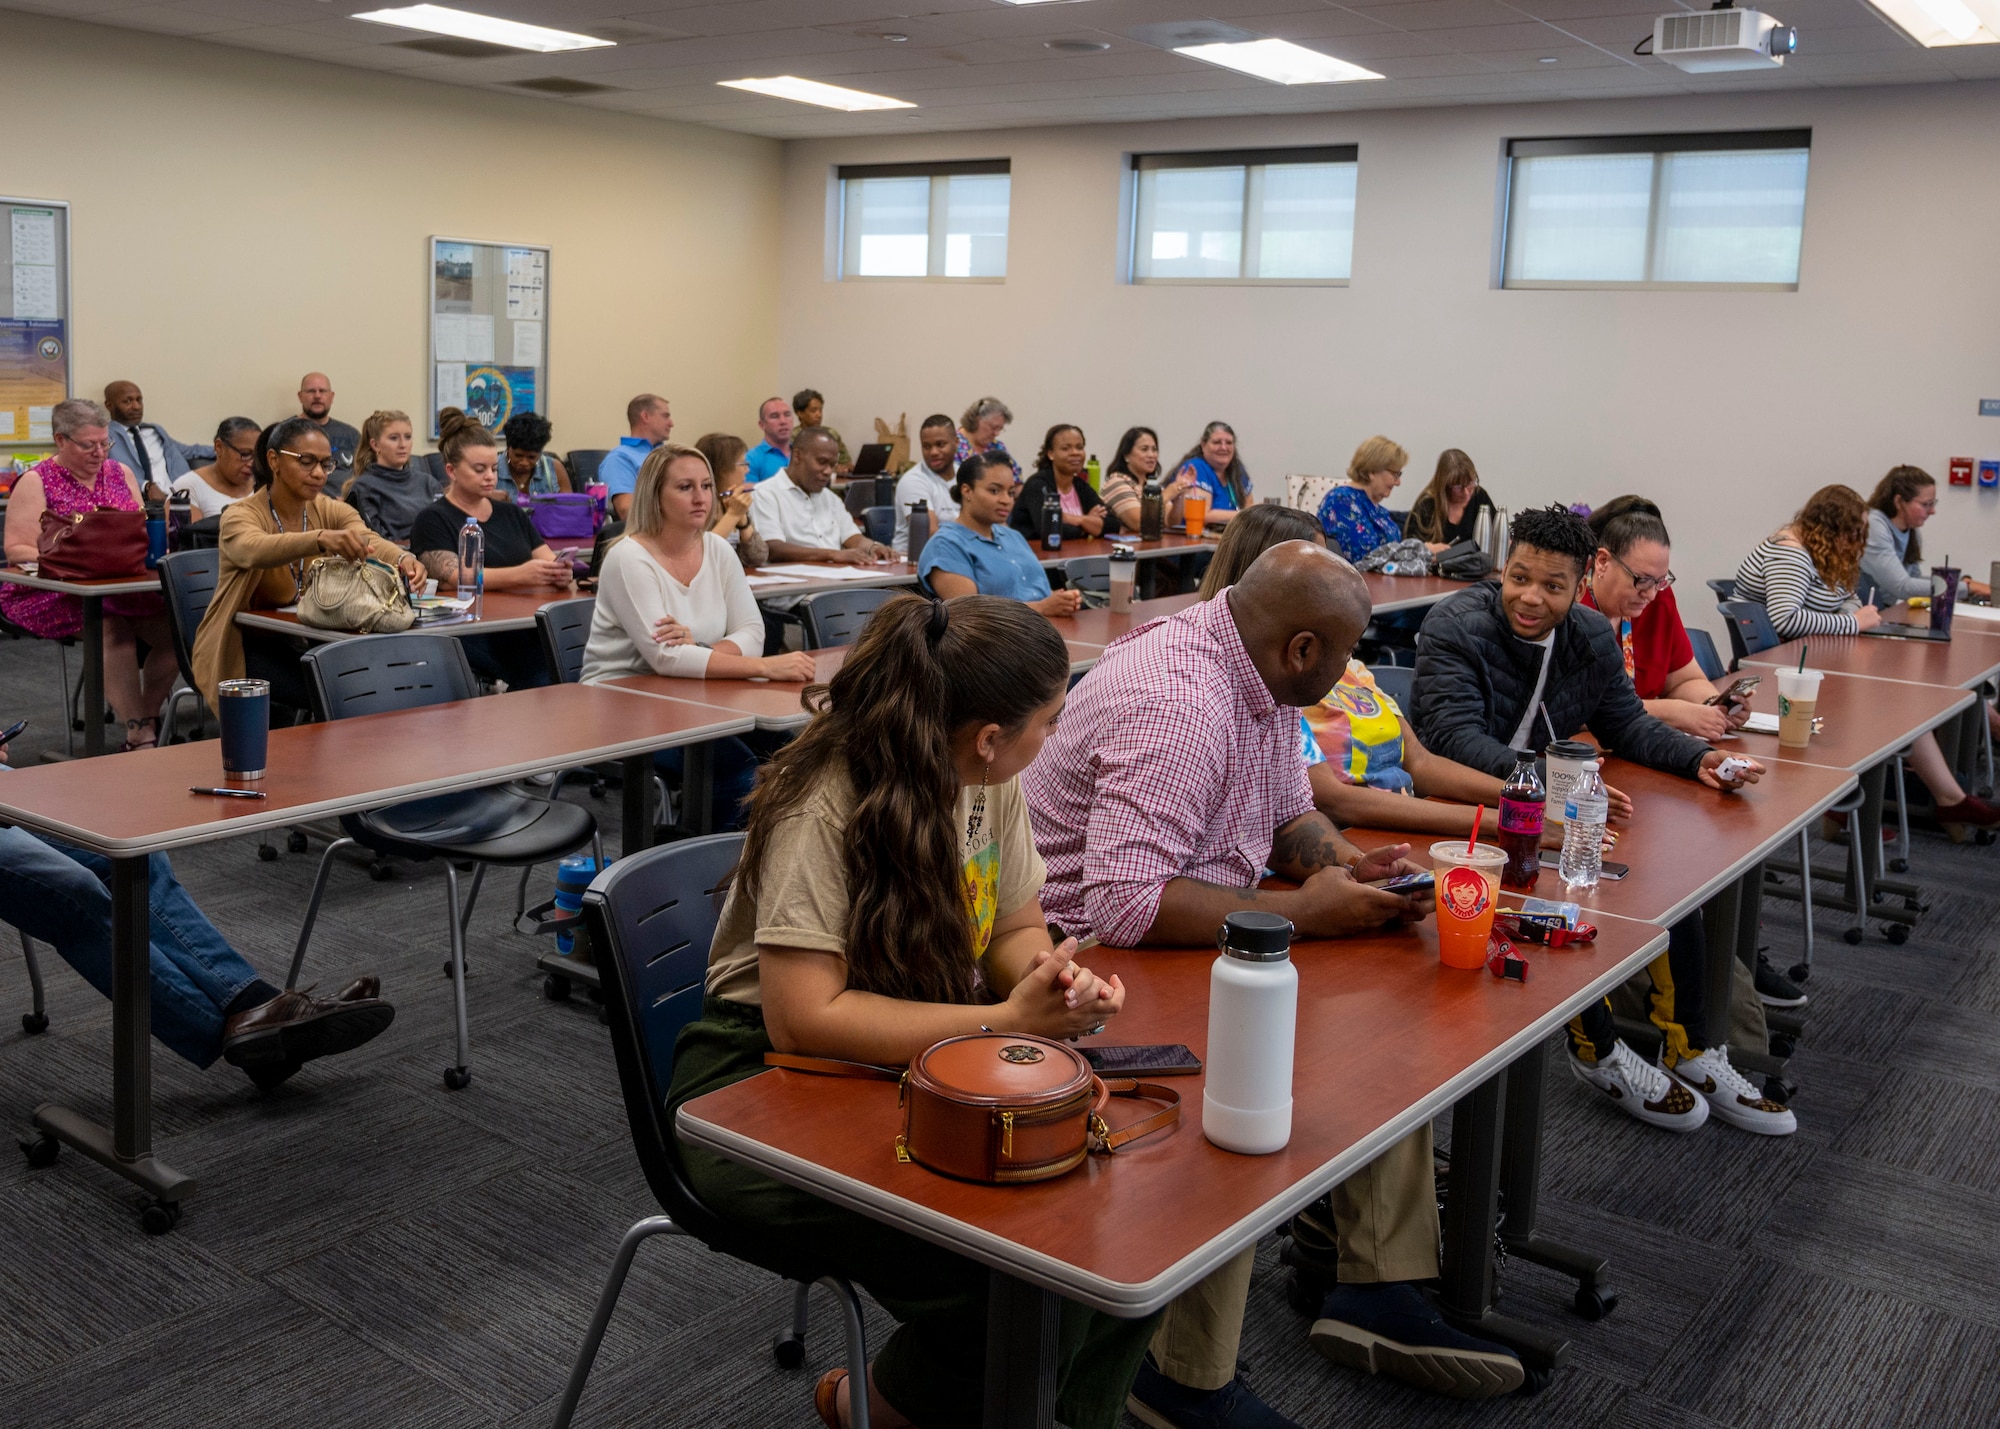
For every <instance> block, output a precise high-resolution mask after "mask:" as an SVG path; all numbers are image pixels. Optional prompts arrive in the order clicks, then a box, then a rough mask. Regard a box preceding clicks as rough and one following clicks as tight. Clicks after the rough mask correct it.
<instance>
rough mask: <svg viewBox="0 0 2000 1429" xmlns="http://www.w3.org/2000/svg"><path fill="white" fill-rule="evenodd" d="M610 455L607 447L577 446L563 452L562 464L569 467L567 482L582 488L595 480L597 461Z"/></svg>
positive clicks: (576, 487) (578, 488)
mask: <svg viewBox="0 0 2000 1429" xmlns="http://www.w3.org/2000/svg"><path fill="white" fill-rule="evenodd" d="M610 455H611V449H610V448H609V447H577V448H575V449H574V450H572V451H568V452H565V453H563V465H564V466H566V467H568V468H569V484H570V485H571V486H572V487H574V488H575V489H576V490H578V491H581V490H583V488H584V487H586V486H588V485H590V483H591V482H593V481H595V480H597V467H598V463H600V462H602V461H603V460H604V459H605V458H606V457H608V456H610Z"/></svg>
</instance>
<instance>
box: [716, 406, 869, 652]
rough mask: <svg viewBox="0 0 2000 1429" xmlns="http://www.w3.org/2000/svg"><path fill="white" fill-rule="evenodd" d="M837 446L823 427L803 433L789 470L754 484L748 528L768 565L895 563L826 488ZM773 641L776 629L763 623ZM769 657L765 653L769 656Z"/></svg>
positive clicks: (770, 602)
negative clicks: (764, 545)
mask: <svg viewBox="0 0 2000 1429" xmlns="http://www.w3.org/2000/svg"><path fill="white" fill-rule="evenodd" d="M839 459H840V444H839V443H838V442H836V441H835V440H834V438H833V433H831V432H829V431H828V430H827V429H826V428H825V427H806V428H803V429H801V430H800V431H799V432H798V433H797V434H796V435H794V436H793V438H792V464H791V465H790V466H789V467H786V468H785V469H784V470H783V471H780V472H778V473H777V474H776V475H774V476H771V477H769V478H767V479H765V480H763V481H760V482H758V483H757V488H756V495H754V496H752V497H751V498H750V522H751V524H752V525H754V526H755V527H756V528H757V530H758V532H759V533H760V534H761V535H762V536H763V537H764V540H765V541H766V542H768V543H769V545H770V547H771V562H772V564H774V565H775V564H778V563H780V562H785V561H805V562H809V563H811V564H813V565H821V566H865V565H867V564H868V563H869V562H871V561H893V560H895V559H896V553H895V552H894V551H892V550H890V549H889V548H888V547H887V546H885V545H883V544H882V543H881V542H879V541H871V540H869V539H868V537H867V536H866V535H864V534H863V533H862V531H861V528H860V527H859V526H857V525H856V524H855V522H854V518H853V517H852V516H850V515H848V514H847V507H846V506H845V505H844V504H843V503H842V502H841V499H840V498H839V497H838V496H836V495H835V494H834V493H833V492H832V491H831V490H830V489H829V488H830V486H831V483H832V481H833V468H834V463H835V462H837V461H838V460H839ZM804 599H805V597H804V596H802V595H780V596H767V597H765V598H764V599H763V600H762V601H761V602H759V603H760V604H762V605H764V606H766V607H767V608H768V609H771V610H790V609H791V608H792V607H793V606H795V605H797V604H798V603H799V602H800V601H802V600H804ZM764 624H765V629H766V633H767V634H769V635H772V636H773V637H775V636H776V634H777V627H776V626H774V625H773V624H772V622H771V621H769V620H766V621H765V623H764ZM767 653H769V652H768V651H767Z"/></svg>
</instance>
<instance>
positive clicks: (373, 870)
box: [368, 859, 396, 883]
mask: <svg viewBox="0 0 2000 1429" xmlns="http://www.w3.org/2000/svg"><path fill="white" fill-rule="evenodd" d="M368 876H369V877H370V878H372V879H374V880H375V881H376V882H377V883H387V882H388V881H389V880H390V879H392V878H394V877H395V876H396V870H395V869H393V868H391V867H390V866H389V865H388V864H386V863H383V862H382V861H381V860H379V859H378V860H376V861H375V862H374V863H371V864H369V865H368Z"/></svg>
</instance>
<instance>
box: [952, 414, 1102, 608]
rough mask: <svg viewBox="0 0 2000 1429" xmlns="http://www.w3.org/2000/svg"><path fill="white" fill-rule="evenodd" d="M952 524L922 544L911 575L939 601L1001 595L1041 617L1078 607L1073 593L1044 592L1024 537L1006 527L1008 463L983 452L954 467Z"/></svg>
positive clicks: (1010, 500) (1044, 581)
mask: <svg viewBox="0 0 2000 1429" xmlns="http://www.w3.org/2000/svg"><path fill="white" fill-rule="evenodd" d="M957 490H958V500H959V508H958V519H957V520H956V521H947V522H945V523H944V524H943V525H941V526H939V527H938V529H937V534H936V535H934V536H932V537H931V538H930V540H929V541H928V542H926V543H925V545H924V552H923V559H922V560H921V561H920V562H918V565H917V574H918V575H920V576H922V577H923V578H924V580H926V581H928V582H929V583H930V587H931V589H932V590H933V591H934V592H936V593H937V595H938V597H939V599H941V600H950V599H951V598H952V597H953V596H960V595H974V594H977V595H1001V596H1006V597H1008V598H1009V599H1011V600H1018V601H1021V602H1022V603H1023V604H1025V605H1027V606H1029V607H1030V608H1031V609H1034V610H1039V611H1040V612H1041V613H1042V614H1044V615H1072V614H1074V613H1075V612H1076V609H1077V607H1078V606H1080V605H1081V604H1082V603H1083V596H1082V595H1081V594H1080V593H1079V592H1077V591H1075V590H1059V591H1053V592H1052V591H1050V589H1049V575H1048V572H1047V571H1045V570H1043V569H1042V563H1041V560H1040V558H1038V557H1037V556H1036V555H1035V550H1034V547H1032V546H1030V545H1029V544H1028V540H1027V537H1025V536H1023V535H1022V534H1021V533H1020V532H1019V531H1016V530H1015V529H1014V528H1013V527H1012V526H1009V525H1008V524H1007V517H1008V515H1009V514H1010V513H1011V512H1012V511H1013V509H1014V463H1013V461H1012V460H1011V459H1010V458H1009V457H1008V456H1007V454H1006V453H1005V452H1000V451H986V452H980V453H978V454H977V455H975V456H969V457H967V458H966V459H965V460H964V461H962V462H960V463H959V464H958V479H957Z"/></svg>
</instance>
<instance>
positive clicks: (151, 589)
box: [0, 565, 160, 596]
mask: <svg viewBox="0 0 2000 1429" xmlns="http://www.w3.org/2000/svg"><path fill="white" fill-rule="evenodd" d="M0 582H4V583H5V584H8V585H19V586H27V587H28V588H29V589H30V590H56V591H61V592H62V593H63V594H64V595H74V596H102V595H144V594H148V593H150V594H153V595H158V594H159V593H160V577H159V575H158V573H157V572H154V571H147V572H146V573H145V574H144V575H137V576H114V577H112V578H111V579H110V580H101V581H59V580H52V579H50V578H49V577H48V576H44V575H37V574H35V573H34V572H32V571H25V570H22V569H21V568H20V567H19V566H16V565H5V566H0Z"/></svg>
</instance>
